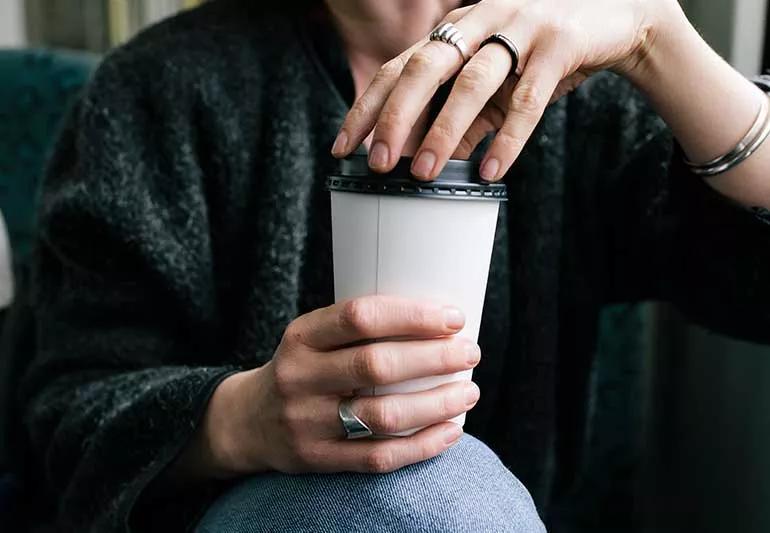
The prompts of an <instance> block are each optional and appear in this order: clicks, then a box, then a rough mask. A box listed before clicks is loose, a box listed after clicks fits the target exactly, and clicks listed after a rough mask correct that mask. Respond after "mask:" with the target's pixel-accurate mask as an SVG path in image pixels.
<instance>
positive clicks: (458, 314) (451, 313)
mask: <svg viewBox="0 0 770 533" xmlns="http://www.w3.org/2000/svg"><path fill="white" fill-rule="evenodd" d="M444 324H445V325H446V327H448V328H451V329H460V328H462V327H463V326H464V325H465V315H463V312H462V311H460V310H459V309H458V308H456V307H445V308H444Z"/></svg>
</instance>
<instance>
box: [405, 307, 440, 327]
mask: <svg viewBox="0 0 770 533" xmlns="http://www.w3.org/2000/svg"><path fill="white" fill-rule="evenodd" d="M408 313H409V315H408V319H409V323H410V324H412V325H413V326H414V327H415V328H416V329H420V330H426V329H431V326H432V325H433V324H434V323H435V322H434V320H433V313H432V312H431V310H430V309H428V308H427V307H425V306H424V305H416V306H413V307H411V308H410V309H409V312H408Z"/></svg>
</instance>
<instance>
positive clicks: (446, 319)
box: [286, 295, 465, 350]
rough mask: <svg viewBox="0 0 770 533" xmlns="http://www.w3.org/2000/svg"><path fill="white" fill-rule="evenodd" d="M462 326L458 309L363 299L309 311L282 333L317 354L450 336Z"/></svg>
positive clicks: (390, 299) (400, 300)
mask: <svg viewBox="0 0 770 533" xmlns="http://www.w3.org/2000/svg"><path fill="white" fill-rule="evenodd" d="M464 325H465V317H464V315H463V313H462V311H460V310H459V309H458V308H456V307H453V306H449V305H440V304H438V303H434V302H429V301H418V300H412V299H407V298H399V297H395V296H382V295H374V296H364V297H361V298H354V299H352V300H347V301H345V302H341V303H338V304H334V305H332V306H329V307H325V308H323V309H318V310H315V311H312V312H310V313H308V314H306V315H303V316H301V317H300V318H298V319H297V320H295V321H294V322H292V323H291V324H290V325H289V327H288V328H287V330H286V336H287V337H288V340H289V342H300V343H302V344H303V345H305V346H309V347H311V348H315V349H318V350H329V349H332V348H338V347H340V346H345V345H348V344H351V343H354V342H359V341H363V340H371V339H383V338H388V337H419V338H431V337H441V336H444V335H454V334H455V333H457V332H458V331H460V330H461V329H462V328H463V326H464Z"/></svg>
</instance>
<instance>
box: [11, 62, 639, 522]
mask: <svg viewBox="0 0 770 533" xmlns="http://www.w3.org/2000/svg"><path fill="white" fill-rule="evenodd" d="M95 64H96V58H95V57H94V56H91V55H85V54H80V53H72V52H60V51H56V52H52V51H46V50H5V51H2V50H0V211H2V214H3V216H4V217H5V219H6V223H7V225H8V229H9V233H10V239H11V247H12V250H13V253H14V269H15V271H16V275H17V279H18V280H19V281H20V282H21V283H22V285H23V281H24V278H25V268H24V265H25V263H26V261H27V258H28V255H29V252H30V246H31V243H32V240H33V236H34V231H35V228H34V203H35V196H36V190H37V187H38V184H39V181H40V177H41V175H42V172H43V168H44V165H45V161H46V158H47V155H48V153H49V151H50V149H51V145H52V142H53V140H54V138H55V135H56V132H57V129H58V126H59V124H60V122H61V119H62V117H63V115H64V114H65V112H66V110H67V108H68V106H69V105H70V103H71V102H72V100H73V98H74V97H75V95H76V94H77V93H78V91H79V89H80V88H81V87H82V86H83V85H84V83H85V82H86V81H87V79H88V77H89V75H90V72H91V71H92V69H93V67H94V65H95ZM20 300H21V299H20ZM17 306H23V301H20V302H17ZM23 311H24V310H23V309H21V310H20V309H14V315H23V314H24V313H23ZM12 318H14V317H12ZM648 330H649V320H646V319H645V310H644V308H643V307H639V306H617V307H612V308H608V309H606V310H605V311H604V312H603V314H602V321H601V326H600V342H599V347H598V357H597V361H596V364H595V365H594V370H593V376H592V380H591V383H590V390H591V401H590V405H589V407H588V426H589V434H588V437H589V438H588V440H587V442H586V448H585V454H584V455H585V460H584V462H583V463H584V466H583V469H582V474H581V481H582V482H581V487H580V490H579V491H578V494H577V495H576V497H575V498H574V499H570V501H569V502H567V505H566V509H565V521H566V522H567V523H569V524H571V527H570V529H574V530H575V531H597V530H606V529H603V526H604V525H608V524H607V520H608V519H611V522H612V523H613V524H614V525H615V526H621V527H623V526H622V525H621V524H620V523H618V522H617V520H616V519H617V518H618V517H617V516H616V517H614V518H611V517H610V516H609V515H610V514H611V513H608V511H609V510H610V509H612V508H614V509H616V510H617V512H618V513H619V514H620V515H621V516H624V517H625V518H626V519H628V517H629V516H630V513H629V514H626V513H627V511H629V509H628V505H629V502H630V501H631V494H630V492H631V491H632V490H633V486H634V483H633V478H634V472H633V470H634V468H635V466H636V465H637V464H638V457H637V454H638V442H639V431H640V427H641V424H640V417H641V405H642V401H641V375H642V361H643V357H644V353H645V351H646V339H648V333H647V332H648ZM11 345H15V346H18V345H19V344H18V343H15V344H14V343H11ZM29 349H30V350H31V346H30V347H29ZM7 361H8V357H5V356H4V354H3V353H2V352H0V380H2V381H0V417H2V415H3V414H4V409H5V405H7V402H8V398H6V397H5V396H4V395H5V394H6V392H7V391H8V390H9V387H7V386H4V385H3V382H6V383H7V381H5V380H7V379H8V376H12V375H14V369H12V368H9V366H8V364H7ZM4 404H5V405H4ZM7 422H9V421H8V420H4V419H2V418H0V423H2V425H0V431H2V432H4V433H7V432H9V429H8V428H9V427H11V428H12V426H9V424H8V423H7ZM10 431H13V429H11V430H10ZM0 436H2V435H0ZM6 452H7V450H6V449H5V446H2V447H0V472H2V468H3V466H6V467H7V466H8V465H7V464H5V461H6V455H7V453H6ZM0 477H2V476H1V474H0ZM9 487H10V481H9V478H8V477H6V482H5V487H3V484H2V482H0V523H4V524H8V523H10V522H7V521H5V520H3V519H2V518H3V511H5V513H6V514H7V513H8V511H9V509H10V508H11V507H12V505H11V504H10V503H9V502H10V501H11V500H10V498H11V495H10V489H9ZM613 530H617V529H613ZM623 530H625V528H624V529H620V531H623Z"/></svg>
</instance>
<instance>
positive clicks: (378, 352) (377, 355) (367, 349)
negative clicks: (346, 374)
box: [351, 344, 390, 385]
mask: <svg viewBox="0 0 770 533" xmlns="http://www.w3.org/2000/svg"><path fill="white" fill-rule="evenodd" d="M383 355H384V353H383V350H382V349H381V348H380V347H379V346H377V345H375V344H367V345H365V346H361V347H360V348H359V349H358V350H356V351H355V352H354V353H353V357H352V358H351V364H352V366H353V368H352V372H351V373H352V374H353V376H354V377H355V378H357V379H358V380H359V381H361V382H363V383H366V384H372V385H381V384H383V383H385V382H386V381H387V379H388V374H389V373H390V372H389V369H388V368H387V366H388V365H387V363H386V362H384V361H383V360H384V359H387V356H384V357H382V356H383Z"/></svg>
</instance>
